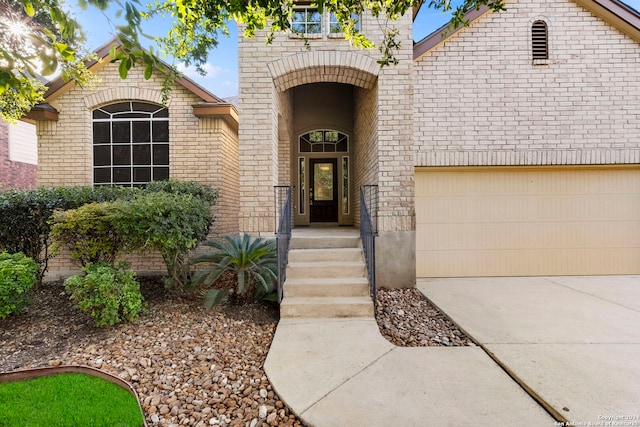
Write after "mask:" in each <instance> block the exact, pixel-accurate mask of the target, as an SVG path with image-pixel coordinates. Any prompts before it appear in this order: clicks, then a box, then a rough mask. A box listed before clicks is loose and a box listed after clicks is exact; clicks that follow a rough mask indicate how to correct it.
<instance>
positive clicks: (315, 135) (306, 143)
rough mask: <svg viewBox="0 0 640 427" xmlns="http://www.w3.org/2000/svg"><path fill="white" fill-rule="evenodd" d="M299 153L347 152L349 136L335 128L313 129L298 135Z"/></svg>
mask: <svg viewBox="0 0 640 427" xmlns="http://www.w3.org/2000/svg"><path fill="white" fill-rule="evenodd" d="M299 149H300V152H301V153H348V152H349V137H348V136H347V135H345V134H344V133H342V132H338V131H336V130H314V131H311V132H309V133H305V134H304V135H302V136H300V147H299Z"/></svg>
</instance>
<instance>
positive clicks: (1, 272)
mask: <svg viewBox="0 0 640 427" xmlns="http://www.w3.org/2000/svg"><path fill="white" fill-rule="evenodd" d="M37 276H38V264H36V263H35V261H33V260H32V259H31V258H28V257H26V256H24V254H22V253H17V254H9V253H7V252H2V253H0V319H4V318H5V317H7V316H8V315H10V314H12V313H16V312H18V311H20V310H21V309H22V307H24V305H25V304H26V303H27V293H28V292H29V290H30V289H31V288H32V287H33V285H35V284H36V280H37Z"/></svg>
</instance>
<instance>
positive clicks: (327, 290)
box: [284, 277, 369, 298]
mask: <svg viewBox="0 0 640 427" xmlns="http://www.w3.org/2000/svg"><path fill="white" fill-rule="evenodd" d="M368 295H369V281H368V280H367V279H366V278H365V277H354V278H325V279H318V278H300V279H291V278H287V281H286V282H285V283H284V296H285V298H286V297H361V296H368Z"/></svg>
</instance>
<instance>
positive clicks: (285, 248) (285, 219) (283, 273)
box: [273, 185, 291, 303]
mask: <svg viewBox="0 0 640 427" xmlns="http://www.w3.org/2000/svg"><path fill="white" fill-rule="evenodd" d="M273 191H274V193H275V218H276V221H278V223H277V224H276V246H277V248H278V303H281V302H282V298H283V296H284V293H283V291H284V281H285V280H286V279H287V264H288V263H289V244H290V242H291V187H290V186H288V185H277V186H275V187H273Z"/></svg>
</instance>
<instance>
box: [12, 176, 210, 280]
mask: <svg viewBox="0 0 640 427" xmlns="http://www.w3.org/2000/svg"><path fill="white" fill-rule="evenodd" d="M158 194H160V196H158ZM163 195H164V196H163ZM147 197H149V198H150V199H148V203H147V202H145V200H147V199H146V198H147ZM217 197H218V192H217V191H215V190H212V189H211V188H210V187H208V186H206V185H202V184H199V183H196V182H179V181H174V180H169V181H156V182H152V183H149V184H148V185H147V187H146V188H144V189H132V188H127V187H108V186H101V187H96V188H91V187H71V188H65V187H56V188H44V187H41V188H37V189H35V190H27V191H18V190H9V191H7V192H3V193H2V192H0V251H2V250H4V251H7V252H10V253H17V252H22V253H24V254H25V255H27V256H29V257H31V258H32V259H33V260H35V261H36V263H37V264H38V265H39V269H38V275H37V277H38V282H41V281H42V278H43V277H44V274H45V273H46V271H47V265H48V261H49V259H51V258H52V256H53V255H54V254H55V253H52V252H50V251H49V249H50V244H51V241H52V240H51V228H52V222H55V223H63V224H64V225H61V226H60V227H61V229H60V231H59V237H60V238H59V244H60V245H66V246H69V247H70V249H71V250H72V252H73V256H74V257H75V258H76V259H78V260H80V262H81V263H82V264H83V265H84V264H86V263H88V262H99V261H108V262H111V263H113V262H115V259H116V257H117V253H118V252H119V251H120V250H122V251H129V252H132V251H136V250H139V249H149V250H153V249H155V250H158V251H160V253H161V254H162V256H163V257H164V260H165V263H166V264H167V270H168V271H169V274H170V276H171V278H172V280H173V281H174V282H175V283H176V284H178V285H179V286H181V287H182V286H183V285H184V283H185V280H186V277H187V273H185V271H186V270H187V268H186V267H185V266H184V264H185V261H184V260H185V257H186V252H187V250H188V249H189V248H192V247H193V246H195V244H196V242H197V241H200V240H202V239H204V238H205V237H206V234H207V232H208V230H209V227H210V225H211V223H212V222H213V218H212V216H211V206H212V205H214V204H215V202H216V200H217ZM133 199H135V200H136V201H135V202H132V203H133V205H132V206H130V207H126V208H124V207H122V206H124V204H123V202H122V201H124V200H133ZM116 200H119V201H120V202H119V204H118V207H119V210H118V212H119V215H118V217H117V218H112V217H110V216H109V215H107V213H106V212H102V213H100V212H98V211H97V210H94V212H93V213H95V216H94V217H93V219H91V218H90V217H91V216H92V215H90V214H89V211H91V209H99V208H87V210H83V211H81V212H79V213H78V212H76V213H73V214H70V215H69V216H67V215H61V216H60V217H58V218H57V219H56V220H55V221H52V216H53V213H54V212H55V211H68V210H72V209H77V208H79V207H81V206H83V205H86V204H89V203H94V202H96V203H102V202H113V201H116ZM154 202H159V203H160V205H159V206H157V207H153V206H151V208H152V209H151V210H150V211H149V212H148V213H147V214H145V213H144V212H143V211H141V210H142V209H147V208H149V207H150V206H149V203H151V204H153V203H154ZM172 203H176V204H174V205H171V204H172ZM181 203H183V204H181ZM204 206H206V211H207V212H206V213H205V212H204V211H205V208H204ZM105 209H107V208H106V207H105ZM108 209H111V207H109V208H108ZM171 211H172V212H171ZM120 214H121V215H120ZM129 214H132V215H133V216H132V217H131V218H132V221H136V220H142V221H143V223H142V224H138V225H136V224H128V222H129V221H128V220H127V215H129ZM154 215H159V217H156V218H154V217H153V216H154ZM63 218H64V219H63ZM116 219H117V221H116ZM81 220H82V221H81ZM112 221H113V222H112ZM116 222H117V224H116ZM109 223H111V224H112V225H113V226H115V225H120V226H122V227H120V228H117V229H113V230H111V232H109V230H107V227H108V224H109ZM166 226H168V227H169V229H163V227H166ZM176 227H177V228H176ZM63 230H64V232H63ZM122 230H124V231H122ZM133 231H135V232H136V233H135V234H134V237H135V239H134V240H128V239H127V242H126V245H125V243H124V240H123V239H124V238H125V237H128V234H127V233H130V232H133ZM151 232H153V233H154V234H153V236H151V238H150V239H149V233H151ZM121 233H125V234H121ZM180 233H183V234H182V236H177V235H178V234H180ZM76 239H77V240H76ZM74 240H75V241H74ZM147 240H148V241H147ZM185 248H187V249H185Z"/></svg>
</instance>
